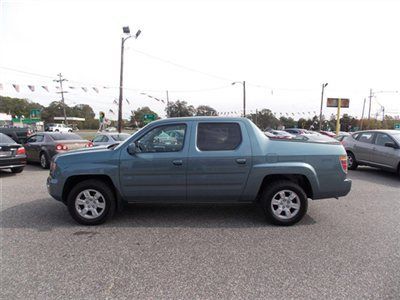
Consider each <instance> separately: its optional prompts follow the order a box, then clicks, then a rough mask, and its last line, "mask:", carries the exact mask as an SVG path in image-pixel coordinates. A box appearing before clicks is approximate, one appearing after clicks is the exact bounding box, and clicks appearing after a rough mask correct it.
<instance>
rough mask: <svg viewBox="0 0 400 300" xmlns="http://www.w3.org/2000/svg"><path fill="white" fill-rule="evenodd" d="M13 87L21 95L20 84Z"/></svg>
mask: <svg viewBox="0 0 400 300" xmlns="http://www.w3.org/2000/svg"><path fill="white" fill-rule="evenodd" d="M12 86H13V87H14V89H15V90H16V91H17V92H18V93H19V84H13V85H12Z"/></svg>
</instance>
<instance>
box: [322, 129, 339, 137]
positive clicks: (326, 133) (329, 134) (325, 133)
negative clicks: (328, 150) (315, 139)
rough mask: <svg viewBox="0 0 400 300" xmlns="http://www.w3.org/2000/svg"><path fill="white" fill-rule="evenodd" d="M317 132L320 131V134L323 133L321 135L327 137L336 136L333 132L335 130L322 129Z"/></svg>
mask: <svg viewBox="0 0 400 300" xmlns="http://www.w3.org/2000/svg"><path fill="white" fill-rule="evenodd" d="M319 133H321V134H323V135H326V136H329V137H335V136H336V133H335V132H332V131H324V130H321V131H320V132H319Z"/></svg>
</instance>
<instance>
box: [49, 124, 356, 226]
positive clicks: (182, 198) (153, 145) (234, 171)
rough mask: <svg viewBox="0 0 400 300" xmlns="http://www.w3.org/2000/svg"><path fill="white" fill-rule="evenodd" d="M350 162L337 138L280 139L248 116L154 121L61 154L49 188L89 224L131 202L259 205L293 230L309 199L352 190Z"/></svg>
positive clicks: (273, 219) (274, 220) (52, 169)
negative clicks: (116, 139)
mask: <svg viewBox="0 0 400 300" xmlns="http://www.w3.org/2000/svg"><path fill="white" fill-rule="evenodd" d="M346 176H347V156H346V151H345V149H344V148H343V146H342V145H341V144H340V143H339V142H336V141H334V140H333V139H332V140H329V141H328V142H327V141H324V142H311V141H305V140H274V139H270V138H268V137H266V136H265V135H264V134H263V132H261V131H260V130H259V129H258V128H257V127H256V126H255V125H254V124H253V123H252V122H251V121H250V120H248V119H245V118H218V117H191V118H170V119H164V120H159V121H155V122H152V123H150V124H148V125H147V126H146V127H144V128H143V129H141V130H140V131H138V132H136V133H135V134H133V135H132V136H131V137H129V138H128V139H127V140H125V141H124V142H123V143H121V144H119V145H110V146H108V147H99V148H97V149H96V147H94V148H92V149H83V150H76V151H71V152H68V153H65V154H61V155H57V156H56V157H55V158H54V159H53V161H52V163H51V166H50V175H49V177H48V180H47V188H48V191H49V193H50V195H51V196H52V197H54V198H55V199H56V200H59V201H62V202H63V203H65V204H66V205H67V207H68V210H69V212H70V214H71V215H72V217H73V218H74V219H75V220H76V221H77V222H79V223H81V224H84V225H95V224H100V223H103V222H104V221H106V219H108V218H109V217H111V216H112V215H113V213H114V212H115V210H116V209H117V208H118V209H121V208H122V207H123V205H124V204H125V203H174V204H177V203H181V204H188V203H195V204H203V203H204V204H215V203H218V204H221V203H223V204H238V203H243V204H245V203H248V204H252V203H254V204H259V206H260V207H261V208H262V209H263V211H264V212H265V215H266V217H267V219H268V220H269V221H270V222H272V223H274V224H277V225H292V224H294V223H296V222H298V221H299V220H301V219H302V217H303V216H304V215H305V214H306V212H307V201H308V199H314V200H315V199H323V198H338V197H341V196H345V195H347V194H348V193H349V191H350V189H351V180H349V179H347V178H346Z"/></svg>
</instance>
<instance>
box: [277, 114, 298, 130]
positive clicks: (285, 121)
mask: <svg viewBox="0 0 400 300" xmlns="http://www.w3.org/2000/svg"><path fill="white" fill-rule="evenodd" d="M279 122H280V124H281V125H282V126H285V128H293V127H296V126H297V122H296V121H295V120H294V119H293V118H292V117H289V118H286V117H284V116H282V117H280V118H279Z"/></svg>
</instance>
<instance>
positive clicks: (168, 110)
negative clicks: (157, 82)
mask: <svg viewBox="0 0 400 300" xmlns="http://www.w3.org/2000/svg"><path fill="white" fill-rule="evenodd" d="M167 118H169V94H168V90H167Z"/></svg>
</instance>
